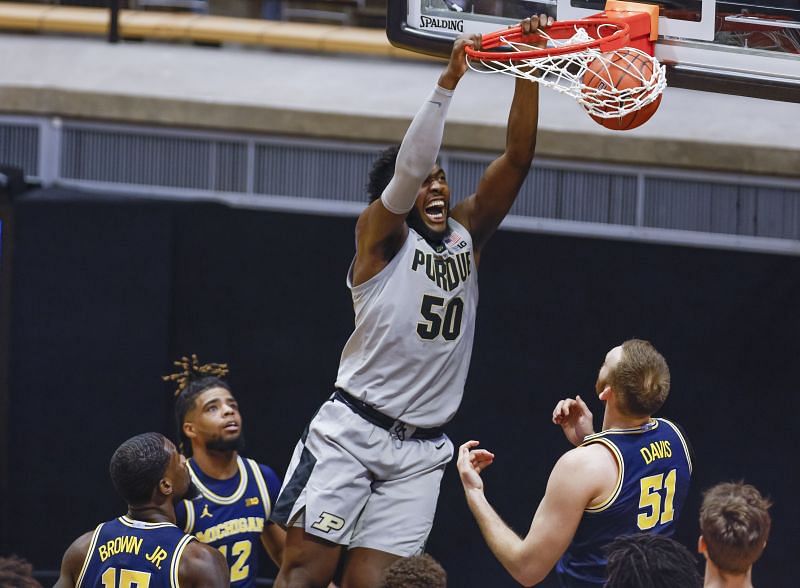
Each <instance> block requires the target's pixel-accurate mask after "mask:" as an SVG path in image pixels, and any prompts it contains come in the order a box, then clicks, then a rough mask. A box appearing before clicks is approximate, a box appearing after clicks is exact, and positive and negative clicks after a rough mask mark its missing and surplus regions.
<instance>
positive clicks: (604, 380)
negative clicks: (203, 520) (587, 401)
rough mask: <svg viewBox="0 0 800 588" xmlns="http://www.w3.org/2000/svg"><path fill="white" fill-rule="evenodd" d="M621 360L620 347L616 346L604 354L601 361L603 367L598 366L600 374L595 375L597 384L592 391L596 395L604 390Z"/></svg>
mask: <svg viewBox="0 0 800 588" xmlns="http://www.w3.org/2000/svg"><path fill="white" fill-rule="evenodd" d="M621 359H622V345H618V346H616V347H614V349H612V350H611V351H609V352H608V353H606V358H605V360H604V361H603V365H601V366H600V373H599V374H597V383H595V385H594V389H595V391H596V392H597V394H600V393H601V392H602V391H603V390H605V388H606V386H607V385H608V378H609V376H610V375H611V374H612V373H614V370H615V369H616V367H617V364H618V363H619V362H620V360H621Z"/></svg>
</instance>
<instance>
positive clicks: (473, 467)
mask: <svg viewBox="0 0 800 588" xmlns="http://www.w3.org/2000/svg"><path fill="white" fill-rule="evenodd" d="M478 444H479V442H478V441H467V442H466V443H464V444H463V445H462V446H461V447H459V448H458V461H457V462H456V467H457V468H458V475H459V476H461V483H462V484H463V485H464V490H465V491H467V490H479V491H481V492H483V480H482V479H481V472H482V471H483V470H485V469H486V468H488V467H489V466H490V465H492V462H493V461H494V453H491V452H489V451H486V450H485V449H473V448H474V447H477V446H478Z"/></svg>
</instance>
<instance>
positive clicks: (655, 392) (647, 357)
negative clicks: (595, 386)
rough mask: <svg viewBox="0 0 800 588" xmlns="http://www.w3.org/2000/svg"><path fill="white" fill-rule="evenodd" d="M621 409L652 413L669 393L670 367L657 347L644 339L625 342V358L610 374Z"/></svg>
mask: <svg viewBox="0 0 800 588" xmlns="http://www.w3.org/2000/svg"><path fill="white" fill-rule="evenodd" d="M609 384H611V386H612V387H613V388H614V391H615V392H616V394H617V397H618V399H619V401H620V409H621V410H622V411H624V412H625V413H626V414H628V415H631V416H637V417H638V416H650V415H651V414H653V413H654V412H656V411H657V410H659V409H660V408H661V407H662V406H663V405H664V401H665V400H666V399H667V396H668V395H669V385H670V377H669V366H667V361H666V360H665V359H664V356H663V355H661V354H660V353H659V352H658V351H657V350H656V348H655V347H653V345H652V344H651V343H650V342H649V341H644V340H642V339H629V340H628V341H625V342H624V343H623V344H622V358H621V359H620V360H619V363H618V364H617V366H616V367H615V368H614V370H613V371H612V372H611V374H610V375H609Z"/></svg>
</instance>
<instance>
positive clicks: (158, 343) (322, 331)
mask: <svg viewBox="0 0 800 588" xmlns="http://www.w3.org/2000/svg"><path fill="white" fill-rule="evenodd" d="M110 199H111V200H114V199H113V197H112V198H110ZM14 213H15V214H14V216H15V219H14V220H15V233H16V239H15V244H14V250H13V254H14V260H13V264H14V266H13V267H14V280H13V287H12V300H13V305H12V308H13V311H12V315H11V319H12V320H11V329H10V348H11V357H10V378H9V389H10V398H9V400H8V428H7V429H6V430H5V431H4V444H5V448H6V450H7V459H8V468H9V469H8V474H7V476H6V477H5V479H6V480H8V482H9V483H8V485H7V488H6V495H5V497H4V500H3V502H2V515H3V519H2V520H3V525H2V545H3V550H4V551H8V550H13V551H15V552H18V553H20V554H25V555H26V557H28V558H30V560H31V561H32V562H34V563H35V565H36V566H37V568H41V569H56V568H57V567H58V563H59V560H60V557H61V554H62V552H63V550H64V549H65V547H66V546H67V545H68V543H69V542H70V541H71V539H72V538H73V537H75V536H77V535H78V534H80V533H82V532H84V531H86V530H88V529H89V528H91V526H92V525H94V524H95V523H96V522H97V521H99V520H103V519H107V518H111V517H113V516H114V515H116V514H118V513H119V512H120V511H121V509H123V504H122V503H121V502H120V501H119V500H118V499H116V498H115V494H114V491H113V489H112V487H111V484H110V481H109V478H108V474H107V465H108V459H109V456H110V453H111V451H113V448H114V447H116V446H117V445H118V444H119V443H120V442H122V441H123V440H125V439H126V438H128V437H130V436H131V435H134V434H136V433H138V432H141V431H145V430H158V431H164V432H167V433H170V432H172V431H173V421H172V418H171V401H172V398H171V392H172V390H171V387H170V386H169V385H166V384H163V383H162V382H160V380H159V376H160V375H161V374H163V373H167V372H169V370H170V368H171V364H170V362H171V360H172V359H173V358H175V357H178V356H180V355H181V354H185V353H189V352H195V353H198V354H199V356H200V358H201V359H204V360H208V361H211V360H214V361H226V362H229V363H230V365H231V374H230V378H229V379H230V382H231V384H232V386H233V389H234V391H235V393H236V395H237V397H238V399H239V401H240V404H241V407H242V411H243V415H244V419H245V431H246V435H247V441H248V444H249V447H250V448H251V451H250V453H251V455H252V456H254V457H256V458H257V459H259V460H262V461H263V462H265V463H268V464H270V465H272V466H273V467H274V468H275V469H276V470H277V471H279V472H282V471H283V469H284V468H285V467H286V464H287V463H288V460H289V457H290V454H291V449H292V447H293V445H294V443H295V442H296V440H297V437H298V435H299V434H300V432H301V431H302V429H303V427H304V426H305V424H306V422H307V420H308V419H309V418H310V416H311V415H312V414H313V412H314V410H315V409H316V407H317V406H318V405H319V404H320V403H321V402H322V401H323V400H324V399H325V398H326V396H327V395H329V394H330V392H331V390H332V383H333V380H334V377H335V373H336V367H337V361H338V357H339V353H340V351H341V347H342V345H343V343H344V341H345V339H346V336H347V335H348V333H349V327H350V326H351V323H352V310H351V305H350V301H349V294H348V291H347V289H346V287H345V284H344V274H345V271H346V269H347V265H348V263H349V261H350V257H351V255H352V244H353V238H352V237H353V227H354V221H353V219H351V218H334V217H320V216H311V215H297V214H286V213H274V212H264V211H246V210H236V209H231V208H229V207H226V206H222V205H210V204H196V203H195V204H165V203H157V202H149V203H142V202H125V201H111V202H109V198H108V197H105V198H103V197H87V195H85V194H80V193H74V192H69V191H65V190H57V189H54V190H46V191H42V192H32V193H29V194H28V195H26V196H25V197H23V198H20V199H18V201H17V203H16V205H15V206H14ZM480 281H481V307H480V312H479V318H478V325H477V333H476V342H475V349H474V355H473V361H472V369H471V372H470V376H469V380H468V385H467V390H466V394H465V399H464V402H463V405H462V408H461V411H460V412H459V414H458V415H457V417H456V419H455V420H454V421H453V422H452V424H451V426H450V427H449V434H450V436H451V438H452V439H453V441H454V443H456V444H458V443H460V442H463V441H464V440H466V439H469V438H476V439H479V440H480V441H481V442H482V443H483V444H484V445H485V446H486V447H488V448H490V449H492V450H493V451H494V452H495V453H496V455H497V459H496V463H495V464H494V465H493V466H492V468H490V470H488V471H487V473H486V483H487V488H488V490H487V493H488V496H489V497H490V499H491V500H492V501H493V502H494V503H495V505H496V507H497V509H498V511H499V512H500V513H501V515H502V516H503V517H504V518H505V519H506V520H507V521H508V522H509V523H510V524H512V525H513V526H514V528H516V529H517V530H518V531H520V532H524V531H525V530H526V529H527V526H528V525H529V523H530V518H531V517H532V515H533V509H534V508H535V505H536V504H537V503H538V500H539V498H540V497H541V495H542V493H543V490H544V487H545V483H546V480H547V475H548V473H549V471H550V468H551V467H552V465H553V464H554V462H555V461H556V459H557V457H558V456H559V455H560V454H561V453H562V452H563V451H564V450H566V449H568V446H567V443H566V441H565V440H564V439H563V436H562V434H561V431H560V429H559V428H558V427H556V426H554V425H552V424H551V423H550V421H549V416H550V412H551V410H552V408H553V406H554V405H555V403H556V402H557V401H558V400H559V399H560V398H562V397H564V396H566V395H574V394H581V395H583V397H584V398H587V399H589V398H592V397H593V394H592V389H593V384H594V378H595V376H596V372H597V369H598V366H599V364H600V362H601V360H602V358H603V356H604V354H605V352H606V351H607V350H608V348H610V347H611V346H613V345H615V344H617V343H619V342H621V341H622V340H624V339H626V338H629V337H642V338H647V339H650V340H651V341H653V342H654V344H655V345H656V346H657V347H658V348H659V349H660V350H661V351H662V352H663V353H664V355H665V356H666V357H667V359H668V361H669V364H670V366H671V370H672V392H671V395H670V398H669V400H668V402H667V404H666V406H665V408H664V410H663V411H662V414H663V415H664V416H668V417H670V418H673V419H674V420H676V421H678V422H680V423H681V424H682V425H683V426H684V427H685V429H686V430H687V432H688V434H689V436H690V439H691V441H692V443H693V445H694V448H695V451H696V457H697V460H696V463H695V475H694V481H693V487H692V491H691V494H690V500H689V502H688V504H687V507H686V510H685V514H684V516H683V518H682V520H681V521H680V525H679V528H680V533H679V538H680V539H681V540H683V541H684V542H685V543H686V544H687V545H692V544H693V543H694V542H695V541H696V538H697V535H698V525H697V520H696V519H697V517H696V512H697V508H698V504H699V497H700V492H701V491H702V490H703V489H704V488H706V487H708V486H710V485H712V484H714V483H716V482H717V481H719V480H732V479H733V480H738V479H745V480H747V481H748V482H751V483H753V484H755V485H757V486H758V487H759V488H761V489H762V490H763V491H764V492H765V493H768V494H769V495H770V496H771V497H772V499H773V500H774V502H775V506H774V507H773V511H772V513H773V520H774V530H773V533H772V537H771V539H770V548H769V549H767V551H766V552H765V555H764V559H763V562H761V563H760V564H759V565H758V566H757V567H756V569H755V583H756V584H757V585H763V586H788V585H789V584H788V583H787V581H786V579H785V577H784V575H783V573H782V571H781V570H785V569H789V567H790V566H791V565H792V561H791V558H792V553H793V547H792V546H793V545H795V544H796V543H795V537H796V536H797V534H798V533H800V526H798V525H800V512H798V506H797V501H796V500H794V495H793V488H794V486H795V482H797V481H798V479H797V478H798V473H797V468H796V465H795V464H796V457H795V455H794V453H795V451H794V446H793V442H794V438H795V434H794V432H795V431H796V424H795V423H794V415H795V414H797V412H798V410H800V400H799V399H798V398H799V395H798V394H797V379H796V377H795V376H794V371H795V368H796V366H797V361H798V360H797V357H798V351H800V349H799V348H798V343H797V333H798V332H800V315H799V314H798V313H797V312H796V308H797V295H798V292H797V285H798V283H800V259H798V258H797V257H790V256H777V255H766V254H755V253H740V252H739V253H737V252H726V251H715V250H704V249H698V248H685V247H674V246H663V245H652V244H636V243H630V242H614V241H608V240H598V239H589V238H569V237H557V236H545V235H535V234H526V233H516V232H509V231H501V232H500V233H498V234H497V235H496V236H495V237H494V240H493V242H492V243H491V245H490V246H489V247H488V248H487V250H486V252H485V257H484V259H483V261H482V267H481V271H480ZM591 408H592V409H593V411H594V413H595V416H596V417H598V418H599V415H601V413H602V410H601V407H600V404H599V402H598V401H597V400H596V399H595V400H594V401H592V402H591ZM428 549H429V551H430V552H431V553H432V554H434V556H435V557H437V558H438V559H440V561H441V562H442V563H443V565H444V566H445V568H446V569H447V570H448V573H449V577H450V580H451V582H452V585H453V586H512V585H514V582H513V581H512V580H511V579H510V578H509V577H508V576H507V575H506V574H505V573H504V572H503V570H502V569H501V568H500V566H499V564H497V563H496V562H495V561H494V559H493V558H492V557H491V555H490V553H489V552H488V550H487V548H486V547H485V545H484V544H483V541H482V540H481V539H480V536H479V534H478V531H477V528H476V525H475V523H474V522H473V520H472V517H471V516H470V514H469V512H468V510H467V508H466V506H465V502H464V499H463V496H462V492H461V488H460V483H459V482H458V477H457V473H456V471H455V467H454V465H453V464H452V463H451V464H450V466H449V467H448V469H447V473H446V475H445V479H444V484H443V487H442V494H441V498H440V503H439V511H438V518H437V521H436V524H435V526H434V529H433V533H432V535H431V537H430V541H429V546H428Z"/></svg>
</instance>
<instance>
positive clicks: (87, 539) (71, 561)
mask: <svg viewBox="0 0 800 588" xmlns="http://www.w3.org/2000/svg"><path fill="white" fill-rule="evenodd" d="M92 534H93V532H92V531H89V532H88V533H84V534H83V535H81V536H80V537H78V538H77V539H75V541H73V543H72V545H70V546H69V547H68V548H67V550H66V551H65V552H64V557H63V558H62V560H61V573H60V575H59V577H58V581H57V582H56V583H55V587H54V588H74V586H75V584H77V582H78V575H79V574H80V573H81V568H82V567H83V562H84V561H85V560H86V554H87V553H88V551H89V544H90V543H91V542H92Z"/></svg>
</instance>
